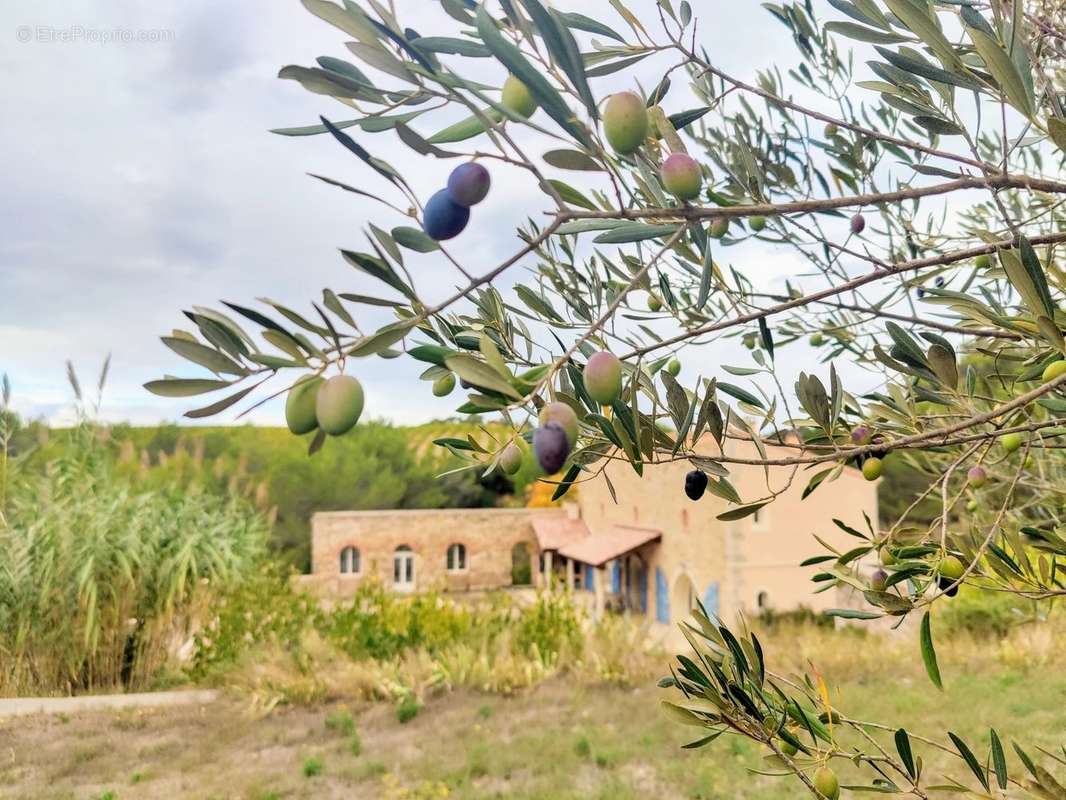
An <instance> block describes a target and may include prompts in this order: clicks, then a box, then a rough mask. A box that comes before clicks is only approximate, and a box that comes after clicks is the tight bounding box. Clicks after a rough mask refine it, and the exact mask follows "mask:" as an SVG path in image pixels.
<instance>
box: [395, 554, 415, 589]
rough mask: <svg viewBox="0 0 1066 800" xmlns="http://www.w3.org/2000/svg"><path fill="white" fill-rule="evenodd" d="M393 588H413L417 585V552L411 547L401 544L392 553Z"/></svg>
mask: <svg viewBox="0 0 1066 800" xmlns="http://www.w3.org/2000/svg"><path fill="white" fill-rule="evenodd" d="M392 583H393V588H395V589H399V590H411V589H413V588H414V585H415V554H414V553H413V552H412V551H411V548H410V547H408V546H407V545H405V544H401V545H400V546H399V547H397V548H396V552H395V553H393V554H392Z"/></svg>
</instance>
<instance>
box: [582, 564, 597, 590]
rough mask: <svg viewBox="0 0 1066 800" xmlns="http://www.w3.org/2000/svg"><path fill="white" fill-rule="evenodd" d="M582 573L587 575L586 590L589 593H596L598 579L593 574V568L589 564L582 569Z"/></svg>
mask: <svg viewBox="0 0 1066 800" xmlns="http://www.w3.org/2000/svg"><path fill="white" fill-rule="evenodd" d="M581 571H582V572H583V573H585V589H586V590H587V591H589V592H594V591H596V579H595V576H594V575H593V574H592V573H593V571H594V570H593V567H592V566H591V565H589V564H584V565H582V567H581Z"/></svg>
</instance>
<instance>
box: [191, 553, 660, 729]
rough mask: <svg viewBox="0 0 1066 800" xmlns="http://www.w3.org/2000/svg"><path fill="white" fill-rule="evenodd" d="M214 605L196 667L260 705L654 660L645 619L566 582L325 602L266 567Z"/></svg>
mask: <svg viewBox="0 0 1066 800" xmlns="http://www.w3.org/2000/svg"><path fill="white" fill-rule="evenodd" d="M216 610H217V614H216V616H215V618H214V619H213V621H212V622H211V624H210V625H209V626H207V627H205V628H204V629H203V630H202V631H201V632H200V633H199V634H198V635H197V638H196V649H195V652H194V654H193V660H192V665H191V668H190V673H191V676H192V677H193V678H194V679H196V680H208V681H212V682H215V683H218V684H222V685H227V686H231V687H234V688H237V689H238V690H240V691H242V692H244V693H246V694H248V695H250V696H251V697H252V700H253V704H254V705H256V706H258V707H259V708H260V709H261V710H264V711H268V710H269V709H271V708H273V707H274V706H276V705H277V704H279V703H314V702H322V701H325V700H330V699H334V700H337V699H347V698H358V699H378V700H388V701H393V702H397V703H399V704H402V703H403V701H404V699H405V698H411V699H412V700H413V701H416V702H419V701H420V700H421V698H423V697H424V696H426V695H427V694H432V693H435V692H441V691H447V690H450V689H452V688H456V687H469V688H473V689H476V690H478V691H484V692H492V693H498V694H509V693H512V692H515V691H518V690H520V689H523V688H526V687H529V686H532V685H534V684H536V683H538V682H540V681H542V680H545V679H547V678H550V677H552V676H553V675H556V674H560V673H564V672H565V673H568V674H572V675H575V676H577V677H579V678H580V679H581V680H585V681H589V682H595V683H605V682H610V683H616V684H623V685H627V684H628V685H631V684H633V683H634V682H636V681H638V680H650V679H652V677H653V676H655V675H656V670H657V663H656V661H655V656H654V654H653V650H652V648H651V647H650V646H649V643H648V637H647V632H646V630H645V629H644V627H643V626H642V625H641V624H640V623H639V622H638V621H635V620H632V619H627V618H623V617H616V616H611V615H608V616H607V617H605V618H604V619H602V620H600V621H598V622H593V621H592V620H590V619H589V618H588V617H587V615H586V614H584V612H582V611H580V610H579V609H578V608H577V607H576V606H575V604H574V602H573V600H572V598H571V597H570V596H569V595H567V594H564V593H554V594H540V595H538V596H537V598H536V600H535V601H534V602H532V603H525V604H523V603H518V602H516V601H514V600H513V599H512V598H511V596H510V595H507V594H504V593H500V594H494V595H489V596H488V597H486V598H484V599H482V600H480V601H479V602H477V603H464V602H460V601H456V600H454V599H451V598H448V597H446V596H444V595H441V594H437V593H433V592H429V593H426V594H422V595H417V596H415V597H404V596H399V595H396V594H393V593H390V592H387V591H385V590H384V589H383V588H382V587H381V586H380V585H377V584H374V583H370V582H368V583H366V584H364V585H363V586H361V587H360V588H359V589H358V590H357V591H356V593H355V595H354V597H352V598H351V599H350V600H347V601H345V602H343V603H338V604H336V605H333V606H331V607H328V608H327V607H325V606H323V605H321V604H320V603H319V602H318V601H316V600H314V599H312V598H310V597H309V596H307V595H305V594H302V593H300V592H298V591H296V590H294V589H293V588H292V585H291V584H290V583H289V582H288V581H286V580H284V579H283V578H282V577H281V576H279V575H277V573H276V572H272V571H263V572H262V573H261V574H260V575H259V576H258V577H257V578H256V579H255V580H254V581H249V582H247V583H245V584H244V585H241V586H238V587H236V588H235V589H234V590H233V591H232V592H230V593H229V594H228V595H227V596H226V597H225V598H223V600H222V601H221V602H220V603H219V604H218V605H217V607H216Z"/></svg>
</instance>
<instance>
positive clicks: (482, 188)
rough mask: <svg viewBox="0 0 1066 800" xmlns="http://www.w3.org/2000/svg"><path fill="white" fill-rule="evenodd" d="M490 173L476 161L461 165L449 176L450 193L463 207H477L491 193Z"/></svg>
mask: <svg viewBox="0 0 1066 800" xmlns="http://www.w3.org/2000/svg"><path fill="white" fill-rule="evenodd" d="M491 184H492V179H491V178H490V177H489V171H488V170H487V169H485V168H484V167H483V166H482V165H481V164H478V163H477V162H476V161H471V162H470V163H468V164H460V165H459V166H458V167H456V168H455V169H453V170H452V174H451V175H449V176H448V193H449V194H450V195H451V196H452V200H454V201H455V202H456V203H458V204H459V205H461V206H465V207H466V208H470V207H471V206H476V205H477V204H478V203H480V202H481V201H482V200H484V199H485V196H486V195H487V194H488V193H489V186H490V185H491Z"/></svg>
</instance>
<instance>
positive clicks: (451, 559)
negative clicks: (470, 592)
mask: <svg viewBox="0 0 1066 800" xmlns="http://www.w3.org/2000/svg"><path fill="white" fill-rule="evenodd" d="M465 569H466V545H465V544H453V545H449V546H448V572H462V571H463V570H465Z"/></svg>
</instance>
